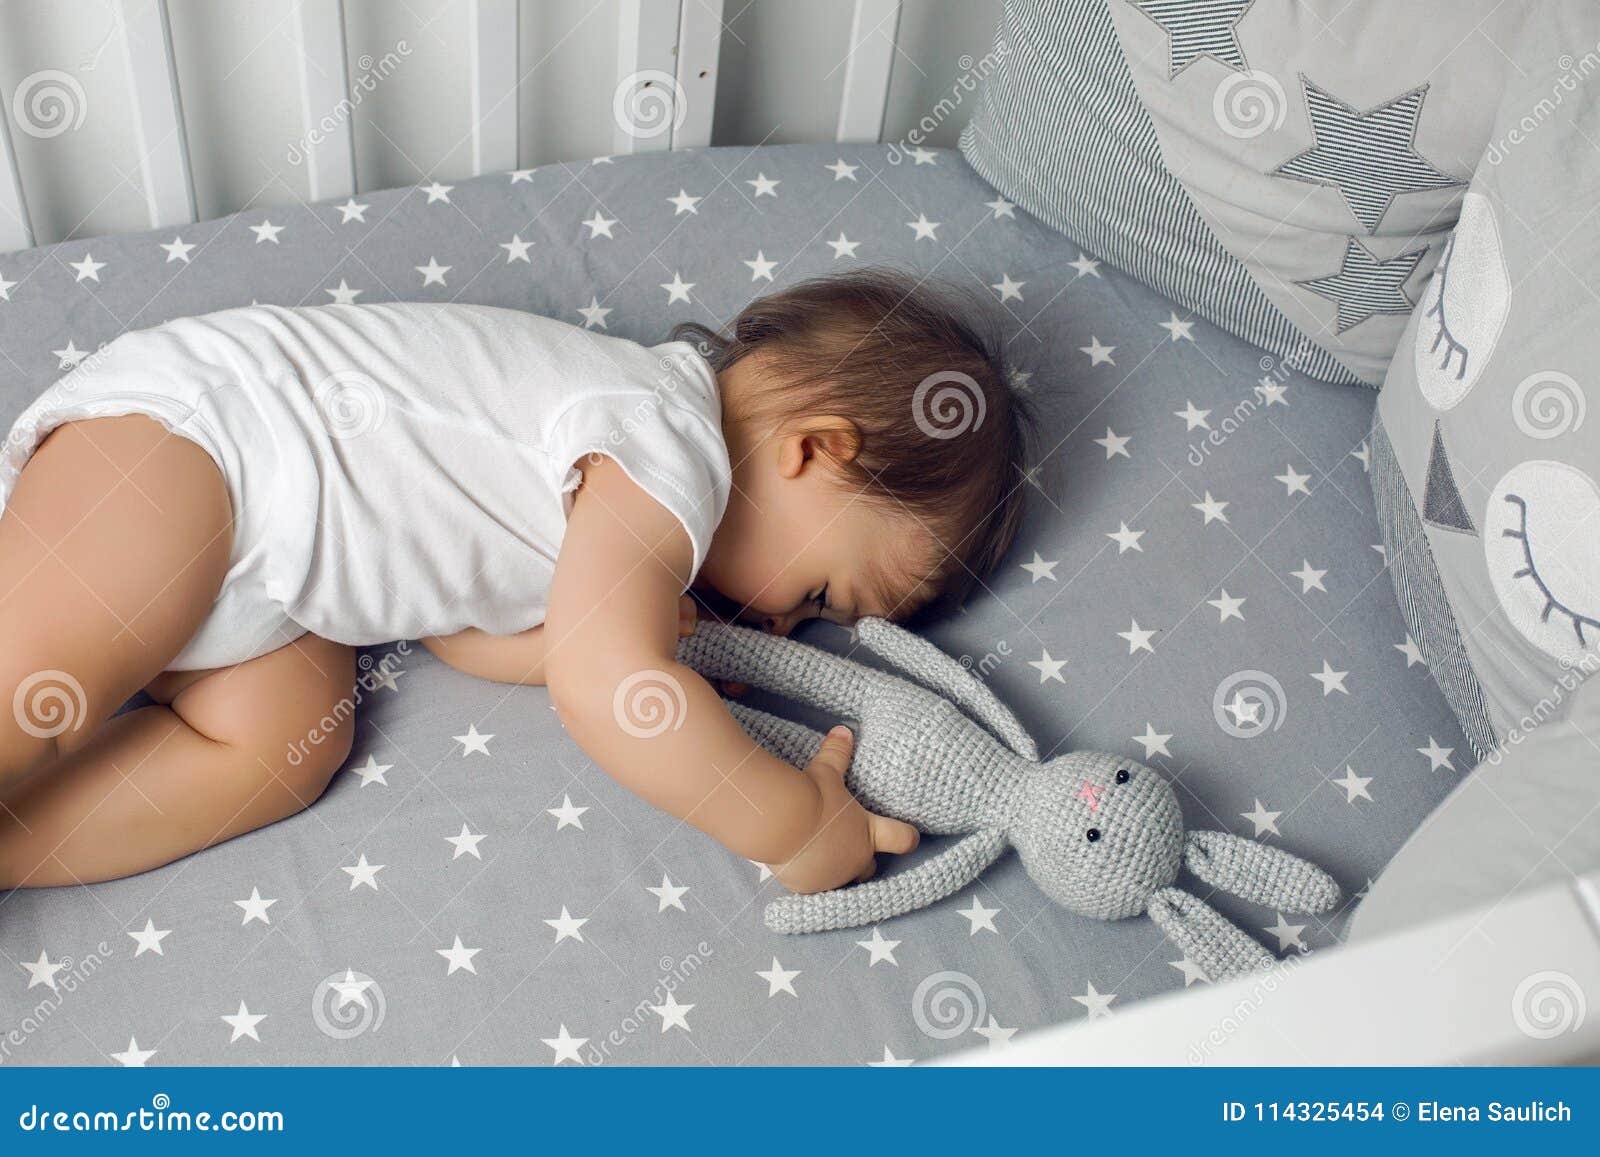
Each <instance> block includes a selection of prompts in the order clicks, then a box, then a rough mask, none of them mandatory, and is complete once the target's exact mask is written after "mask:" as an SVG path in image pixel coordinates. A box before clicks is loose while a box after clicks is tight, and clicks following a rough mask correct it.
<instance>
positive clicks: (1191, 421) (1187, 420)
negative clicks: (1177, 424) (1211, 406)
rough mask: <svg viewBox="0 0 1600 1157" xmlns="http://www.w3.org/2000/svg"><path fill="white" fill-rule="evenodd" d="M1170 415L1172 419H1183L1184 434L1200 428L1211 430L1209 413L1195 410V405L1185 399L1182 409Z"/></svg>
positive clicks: (1208, 411)
mask: <svg viewBox="0 0 1600 1157" xmlns="http://www.w3.org/2000/svg"><path fill="white" fill-rule="evenodd" d="M1172 414H1173V417H1176V418H1182V419H1183V429H1184V433H1188V432H1189V431H1190V430H1198V429H1202V428H1203V429H1206V430H1209V429H1211V411H1210V410H1199V409H1196V408H1195V404H1194V403H1193V402H1191V401H1188V400H1187V399H1186V400H1185V401H1184V403H1183V409H1181V410H1174V411H1172Z"/></svg>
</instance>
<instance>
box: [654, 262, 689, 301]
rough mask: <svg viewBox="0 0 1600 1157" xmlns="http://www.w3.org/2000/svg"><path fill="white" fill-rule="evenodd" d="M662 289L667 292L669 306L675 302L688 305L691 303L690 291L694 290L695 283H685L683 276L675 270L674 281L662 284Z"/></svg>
mask: <svg viewBox="0 0 1600 1157" xmlns="http://www.w3.org/2000/svg"><path fill="white" fill-rule="evenodd" d="M661 288H662V289H665V290H666V291H667V304H668V305H671V304H672V303H673V302H675V301H681V302H684V303H685V304H687V303H688V302H689V291H690V290H691V289H693V288H694V282H692V281H685V280H684V279H683V275H682V274H681V273H679V272H678V271H677V270H676V269H674V270H673V271H672V280H671V281H663V282H662V283H661Z"/></svg>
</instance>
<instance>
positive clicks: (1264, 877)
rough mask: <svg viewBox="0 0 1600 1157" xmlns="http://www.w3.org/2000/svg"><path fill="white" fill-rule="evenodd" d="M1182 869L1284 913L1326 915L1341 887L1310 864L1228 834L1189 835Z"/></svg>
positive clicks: (1336, 899) (1272, 848) (1214, 884)
mask: <svg viewBox="0 0 1600 1157" xmlns="http://www.w3.org/2000/svg"><path fill="white" fill-rule="evenodd" d="M1183 866H1184V867H1186V868H1188V869H1189V871H1191V872H1193V873H1194V874H1195V875H1196V876H1198V877H1199V878H1200V879H1202V880H1204V881H1205V882H1206V883H1208V884H1210V885H1211V886H1212V887H1214V888H1221V889H1222V890H1223V891H1225V892H1232V893H1233V894H1234V895H1235V896H1238V897H1241V898H1242V899H1245V900H1250V901H1252V902H1253V903H1256V904H1264V905H1266V906H1267V907H1269V908H1278V909H1281V910H1283V911H1285V912H1326V911H1328V910H1329V909H1331V908H1333V907H1334V906H1335V905H1337V904H1338V903H1339V897H1340V893H1339V885H1338V884H1336V883H1335V882H1334V879H1333V877H1332V876H1330V875H1328V873H1326V872H1324V871H1323V870H1322V869H1321V868H1319V867H1317V866H1316V865H1315V864H1313V863H1311V862H1310V861H1309V860H1302V859H1301V858H1300V857H1299V856H1296V855H1292V854H1291V853H1289V852H1286V851H1284V850H1283V849H1282V848H1274V847H1270V846H1268V845H1267V844H1262V843H1257V842H1256V841H1255V840H1247V839H1244V838H1242V837H1240V836H1235V835H1230V834H1228V833H1227V832H1190V833H1189V834H1188V836H1186V837H1185V839H1184V842H1183Z"/></svg>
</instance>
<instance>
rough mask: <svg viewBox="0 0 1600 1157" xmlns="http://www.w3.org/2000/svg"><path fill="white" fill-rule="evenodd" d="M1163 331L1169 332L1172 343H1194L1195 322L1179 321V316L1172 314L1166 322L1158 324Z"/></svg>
mask: <svg viewBox="0 0 1600 1157" xmlns="http://www.w3.org/2000/svg"><path fill="white" fill-rule="evenodd" d="M1156 324H1157V325H1159V326H1160V327H1161V328H1162V329H1164V330H1166V331H1167V334H1168V335H1169V340H1171V341H1191V342H1192V341H1194V334H1193V333H1192V332H1191V331H1192V330H1193V329H1194V322H1192V321H1179V320H1178V315H1177V314H1175V313H1174V314H1171V315H1170V316H1169V317H1168V318H1167V320H1166V321H1162V322H1157V323H1156Z"/></svg>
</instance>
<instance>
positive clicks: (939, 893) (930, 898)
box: [766, 830, 1006, 933]
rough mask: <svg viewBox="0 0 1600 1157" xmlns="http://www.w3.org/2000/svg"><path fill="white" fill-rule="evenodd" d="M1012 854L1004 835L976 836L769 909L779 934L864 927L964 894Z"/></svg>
mask: <svg viewBox="0 0 1600 1157" xmlns="http://www.w3.org/2000/svg"><path fill="white" fill-rule="evenodd" d="M1005 850H1006V840H1005V836H1004V835H1003V834H1002V833H1001V832H999V831H998V830H985V831H979V832H973V833H972V834H971V835H968V836H963V837H962V838H961V839H960V840H958V841H957V842H956V843H954V844H952V845H951V846H950V847H948V848H946V849H945V850H944V851H942V852H940V853H939V854H938V855H937V856H933V857H931V858H930V859H927V860H924V861H923V862H922V863H920V864H918V865H917V866H916V867H915V868H911V869H909V870H908V871H904V872H896V873H895V874H894V875H892V876H884V877H881V878H879V879H876V880H868V881H867V882H866V883H865V884H854V885H852V886H851V887H848V888H838V889H836V890H834V891H832V892H818V893H817V894H815V895H812V896H783V897H781V898H779V899H777V900H774V901H772V903H770V904H768V905H767V911H766V922H767V927H768V928H770V929H772V931H774V932H790V933H793V932H828V931H831V930H833V929H835V928H859V927H861V926H862V925H864V924H876V923H878V922H879V921H882V920H888V919H889V918H890V917H893V916H902V915H904V914H905V913H907V912H913V911H915V910H916V909H918V908H926V907H927V906H928V905H929V904H935V903H937V902H938V901H940V900H943V899H944V898H945V897H946V896H949V895H951V894H952V893H955V892H959V891H960V890H961V889H962V888H964V887H966V886H967V885H968V884H970V883H971V882H972V881H973V880H975V879H977V878H978V874H979V873H980V872H982V871H983V870H984V869H985V868H987V867H988V866H989V865H990V864H992V863H994V862H995V861H996V860H997V859H999V858H1000V853H1001V852H1003V851H1005Z"/></svg>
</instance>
